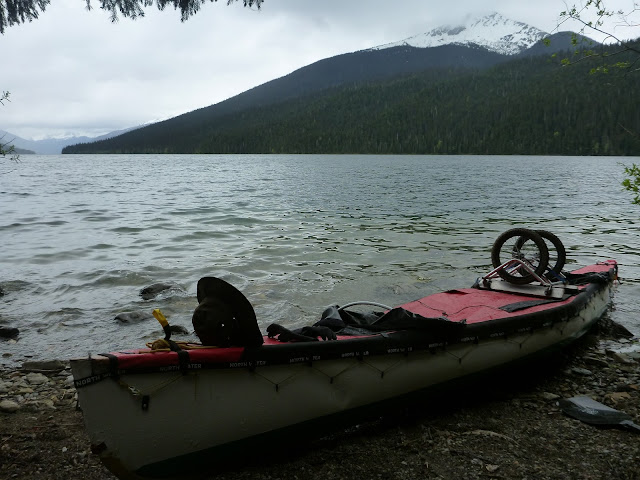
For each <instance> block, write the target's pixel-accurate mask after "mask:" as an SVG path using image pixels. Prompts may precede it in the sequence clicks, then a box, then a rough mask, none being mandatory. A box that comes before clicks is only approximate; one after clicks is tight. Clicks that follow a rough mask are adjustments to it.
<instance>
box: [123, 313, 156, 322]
mask: <svg viewBox="0 0 640 480" xmlns="http://www.w3.org/2000/svg"><path fill="white" fill-rule="evenodd" d="M150 318H153V315H152V314H151V313H150V312H145V311H144V310H136V311H134V312H122V313H119V314H118V315H116V318H115V319H116V320H117V321H119V322H120V323H139V322H143V321H146V320H149V319H150Z"/></svg>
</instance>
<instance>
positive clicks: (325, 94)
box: [63, 52, 640, 156]
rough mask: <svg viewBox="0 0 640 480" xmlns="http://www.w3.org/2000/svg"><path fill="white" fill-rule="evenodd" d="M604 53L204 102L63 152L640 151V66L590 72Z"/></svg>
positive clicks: (522, 60) (528, 59)
mask: <svg viewBox="0 0 640 480" xmlns="http://www.w3.org/2000/svg"><path fill="white" fill-rule="evenodd" d="M627 55H629V58H627V60H629V61H633V60H637V59H634V58H633V57H632V56H633V55H636V54H634V53H633V52H629V53H628V54H627ZM622 57H623V55H621V56H620V58H616V61H623V60H625V59H624V58H622ZM636 57H637V55H636ZM601 62H602V59H594V60H591V61H590V60H583V61H579V62H576V63H574V64H572V65H568V66H567V65H565V66H562V65H561V63H560V61H558V60H556V59H554V58H551V57H550V56H549V55H543V56H537V57H526V58H519V59H515V60H512V61H509V62H506V63H502V64H499V65H496V66H493V67H490V68H486V69H468V68H444V69H428V70H426V71H424V72H421V73H418V74H411V75H405V76H401V77H396V78H394V79H390V80H384V81H375V82H359V83H350V84H348V85H343V86H340V87H333V88H329V89H326V90H323V91H320V92H315V93H311V94H308V95H306V96H302V97H299V98H295V99H290V100H287V101H284V102H280V103H274V104H269V105H265V106H261V107H255V108H245V109H243V110H241V111H237V112H229V113H227V114H225V115H212V114H211V110H210V109H201V110H196V111H194V112H191V113H188V114H185V115H181V116H179V117H176V118H173V119H170V120H167V121H164V122H160V123H156V124H153V125H150V126H148V127H145V128H141V129H138V130H134V131H131V132H128V133H126V134H124V135H121V136H119V137H115V138H111V139H108V140H103V141H99V142H95V143H88V144H81V145H75V146H71V147H67V148H66V149H65V150H63V153H202V154H204V153H324V154H342V153H344V154H347V153H350V154H492V155H509V154H523V155H636V156H637V155H640V88H638V87H639V85H640V74H639V73H638V72H637V71H636V72H635V73H634V72H633V71H631V70H632V69H615V68H614V69H610V71H609V73H595V74H592V73H590V71H591V70H592V69H593V68H595V67H598V66H599V64H600V63H601Z"/></svg>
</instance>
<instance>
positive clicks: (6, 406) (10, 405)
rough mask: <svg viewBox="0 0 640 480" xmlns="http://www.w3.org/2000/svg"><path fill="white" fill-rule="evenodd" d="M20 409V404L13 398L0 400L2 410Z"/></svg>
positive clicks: (14, 410)
mask: <svg viewBox="0 0 640 480" xmlns="http://www.w3.org/2000/svg"><path fill="white" fill-rule="evenodd" d="M18 410H20V405H18V404H17V403H16V402H14V401H13V400H2V401H1V402H0V412H5V413H13V412H17V411H18Z"/></svg>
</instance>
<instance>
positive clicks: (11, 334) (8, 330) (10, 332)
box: [0, 327, 20, 338]
mask: <svg viewBox="0 0 640 480" xmlns="http://www.w3.org/2000/svg"><path fill="white" fill-rule="evenodd" d="M19 333H20V330H18V329H17V328H15V327H0V338H15V337H17V336H18V334H19Z"/></svg>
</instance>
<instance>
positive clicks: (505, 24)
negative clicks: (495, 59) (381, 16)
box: [372, 13, 549, 55]
mask: <svg viewBox="0 0 640 480" xmlns="http://www.w3.org/2000/svg"><path fill="white" fill-rule="evenodd" d="M548 35H549V34H548V33H546V32H543V31H542V30H539V29H537V28H536V27H532V26H531V25H527V24H526V23H522V22H516V21H514V20H510V19H508V18H505V17H503V16H502V15H500V14H499V13H492V14H490V15H486V16H484V17H482V18H479V19H472V20H468V21H467V22H465V23H463V24H461V25H457V26H454V27H451V26H446V27H438V28H435V29H433V30H431V31H429V32H426V33H422V34H419V35H414V36H413V37H409V38H407V39H405V40H401V41H399V42H393V43H388V44H386V45H381V46H379V47H375V48H373V49H372V50H382V49H384V48H391V47H399V46H411V47H418V48H429V47H438V46H441V45H450V44H453V45H471V44H475V45H479V46H481V47H484V48H486V49H487V50H490V51H492V52H497V53H500V54H503V55H516V54H518V53H520V52H522V51H523V50H526V49H528V48H530V47H532V46H533V45H534V44H535V43H537V42H539V41H540V40H542V39H543V38H544V37H546V36H548Z"/></svg>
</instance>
